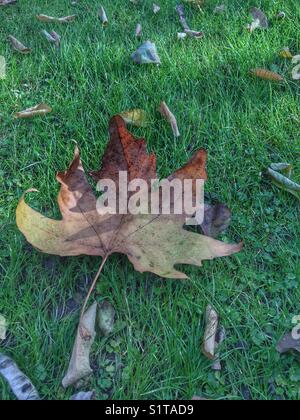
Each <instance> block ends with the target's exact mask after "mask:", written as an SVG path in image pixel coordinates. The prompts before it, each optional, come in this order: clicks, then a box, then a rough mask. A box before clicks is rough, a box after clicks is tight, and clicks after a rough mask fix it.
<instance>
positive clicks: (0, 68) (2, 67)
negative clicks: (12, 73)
mask: <svg viewBox="0 0 300 420" xmlns="http://www.w3.org/2000/svg"><path fill="white" fill-rule="evenodd" d="M5 77H6V60H5V57H3V56H2V55H0V80H3V79H5Z"/></svg>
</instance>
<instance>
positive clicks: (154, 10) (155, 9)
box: [152, 3, 160, 15]
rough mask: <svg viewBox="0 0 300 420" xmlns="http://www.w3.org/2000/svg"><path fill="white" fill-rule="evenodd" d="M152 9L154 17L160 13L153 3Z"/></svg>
mask: <svg viewBox="0 0 300 420" xmlns="http://www.w3.org/2000/svg"><path fill="white" fill-rule="evenodd" d="M152 9H153V13H154V14H155V15H156V14H157V13H158V12H159V11H160V7H159V6H158V5H157V4H155V3H153V6H152Z"/></svg>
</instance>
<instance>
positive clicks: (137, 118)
mask: <svg viewBox="0 0 300 420" xmlns="http://www.w3.org/2000/svg"><path fill="white" fill-rule="evenodd" d="M119 115H120V116H121V117H122V118H123V120H124V121H125V122H126V124H132V125H135V126H136V127H146V126H147V125H148V116H147V113H146V112H145V111H144V110H143V109H132V110H130V111H125V112H121V114H119Z"/></svg>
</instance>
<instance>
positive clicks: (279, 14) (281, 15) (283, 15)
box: [277, 12, 286, 19]
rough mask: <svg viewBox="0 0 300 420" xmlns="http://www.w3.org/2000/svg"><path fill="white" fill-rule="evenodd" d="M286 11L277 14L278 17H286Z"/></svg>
mask: <svg viewBox="0 0 300 420" xmlns="http://www.w3.org/2000/svg"><path fill="white" fill-rule="evenodd" d="M285 17H286V13H285V12H279V13H278V15H277V19H285Z"/></svg>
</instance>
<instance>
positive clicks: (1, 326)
mask: <svg viewBox="0 0 300 420" xmlns="http://www.w3.org/2000/svg"><path fill="white" fill-rule="evenodd" d="M6 328H7V324H6V319H5V318H4V316H3V315H0V340H5V339H6Z"/></svg>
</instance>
